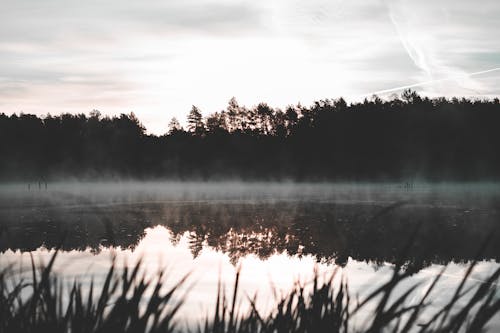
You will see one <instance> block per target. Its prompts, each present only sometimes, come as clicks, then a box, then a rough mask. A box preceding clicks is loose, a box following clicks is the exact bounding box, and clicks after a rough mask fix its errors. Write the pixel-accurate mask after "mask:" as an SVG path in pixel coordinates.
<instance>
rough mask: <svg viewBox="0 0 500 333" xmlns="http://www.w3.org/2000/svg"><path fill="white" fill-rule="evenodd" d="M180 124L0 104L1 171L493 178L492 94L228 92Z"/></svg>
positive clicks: (498, 137) (495, 116)
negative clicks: (19, 110) (243, 99)
mask: <svg viewBox="0 0 500 333" xmlns="http://www.w3.org/2000/svg"><path fill="white" fill-rule="evenodd" d="M187 120H188V122H187V130H184V129H183V128H182V127H181V125H180V123H179V122H178V121H177V120H176V119H172V121H171V122H170V124H169V127H170V129H169V132H168V133H167V134H165V135H162V136H155V135H147V134H146V133H145V129H144V127H143V126H142V125H141V123H140V121H139V120H138V119H137V118H136V117H135V115H134V114H133V113H131V114H129V115H126V114H122V115H120V116H119V117H102V116H101V114H100V113H99V112H98V111H93V112H92V113H90V115H89V116H86V115H84V114H76V115H73V114H62V115H60V116H50V115H47V116H45V117H42V118H40V117H37V116H35V115H28V114H20V115H11V116H7V115H5V114H0V156H1V159H0V178H1V179H3V180H14V179H25V180H33V179H34V180H38V179H42V180H43V179H50V178H57V177H83V178H104V177H109V176H114V177H127V178H139V179H144V178H180V179H212V180H213V179H228V178H229V179H231V178H241V179H261V180H267V179H293V180H327V179H328V180H340V179H342V180H367V179H370V180H383V179H392V180H398V179H406V180H408V179H411V178H424V179H428V180H443V179H447V180H477V179H498V178H500V154H499V153H498V146H499V143H500V131H499V128H498V126H499V124H500V104H499V100H498V99H495V100H492V101H484V100H482V101H479V100H468V99H457V98H453V99H451V100H448V99H445V98H437V99H429V98H422V97H420V96H418V95H417V94H416V93H415V92H412V91H405V92H404V93H403V95H402V96H401V98H394V99H392V100H388V101H384V100H381V99H380V98H378V97H376V96H374V97H373V98H372V99H370V100H365V101H364V102H362V103H353V104H350V105H348V104H347V103H346V102H345V101H344V100H343V99H337V100H322V101H319V102H315V103H314V104H313V105H312V106H311V107H302V106H300V105H298V106H289V107H287V108H286V109H284V110H280V109H273V108H271V107H269V106H268V105H266V104H263V103H261V104H259V105H257V106H255V107H253V108H246V107H244V106H240V105H238V103H237V102H236V100H235V99H234V98H233V99H231V100H230V101H229V103H228V106H227V108H226V109H225V110H223V111H220V112H215V113H213V114H210V115H209V116H207V117H205V118H204V117H203V115H202V113H201V111H200V110H199V109H198V108H197V107H195V106H193V108H192V109H191V111H190V112H189V115H188V118H187Z"/></svg>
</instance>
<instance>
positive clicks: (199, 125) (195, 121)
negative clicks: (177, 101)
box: [187, 105, 205, 135]
mask: <svg viewBox="0 0 500 333" xmlns="http://www.w3.org/2000/svg"><path fill="white" fill-rule="evenodd" d="M187 121H188V131H189V132H190V133H192V134H196V135H201V134H203V133H204V132H205V125H204V124H203V115H202V114H201V112H200V109H198V108H197V107H196V106H194V105H193V106H192V108H191V111H189V114H188V118H187Z"/></svg>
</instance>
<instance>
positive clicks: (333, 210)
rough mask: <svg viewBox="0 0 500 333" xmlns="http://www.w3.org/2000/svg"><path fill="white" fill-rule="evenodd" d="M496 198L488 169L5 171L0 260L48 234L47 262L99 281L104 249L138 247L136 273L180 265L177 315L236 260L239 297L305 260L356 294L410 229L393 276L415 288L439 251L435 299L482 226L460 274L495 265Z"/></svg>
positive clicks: (173, 276) (31, 248)
mask: <svg viewBox="0 0 500 333" xmlns="http://www.w3.org/2000/svg"><path fill="white" fill-rule="evenodd" d="M499 203H500V186H499V184H496V183H440V184H432V183H317V184H315V183H292V182H289V183H270V182H262V183H245V182H100V183H79V182H56V183H48V184H47V187H46V188H45V183H40V185H39V184H38V183H32V184H30V186H29V187H28V184H27V183H18V184H9V185H2V186H0V251H1V253H2V254H1V256H0V265H2V266H3V267H5V265H8V264H9V263H16V265H18V267H19V269H22V267H25V268H28V267H29V265H30V263H29V256H28V253H32V254H34V257H35V258H36V260H42V261H43V260H45V261H47V260H48V258H49V257H50V255H51V254H52V253H53V251H54V249H55V248H56V247H58V246H61V249H62V252H61V253H60V257H59V260H58V262H57V265H56V271H57V272H59V273H61V274H62V276H64V277H65V279H67V280H68V281H71V280H72V279H74V278H81V279H83V281H90V280H89V279H90V276H93V277H94V279H95V283H97V284H99V283H102V281H103V279H104V277H105V273H106V270H105V267H107V265H109V263H110V260H111V257H112V256H113V255H115V256H116V257H117V263H118V264H119V265H128V266H133V264H134V263H135V262H136V261H137V260H139V258H142V260H143V261H144V263H145V271H146V272H149V273H148V274H154V273H155V272H157V271H158V269H159V268H165V267H166V268H167V273H168V274H167V276H168V279H169V281H170V282H171V283H174V282H175V281H177V280H178V279H179V278H180V277H181V276H182V275H184V274H186V273H188V272H192V281H193V282H194V286H193V287H192V289H191V290H190V292H189V296H188V298H187V300H186V302H187V303H186V306H185V308H184V310H183V312H182V318H186V319H193V316H194V317H196V318H202V317H204V316H205V315H206V314H207V313H208V312H209V310H210V309H211V307H213V305H214V304H213V303H214V299H215V298H214V297H215V296H214V295H215V293H216V289H217V283H218V281H219V279H221V280H222V281H223V282H224V283H225V284H226V286H229V287H230V286H231V284H232V283H233V281H234V274H235V271H236V269H237V267H241V269H242V273H241V274H242V275H241V288H242V291H243V292H242V296H241V297H242V299H244V298H245V297H247V295H249V296H252V295H253V294H254V293H256V292H257V293H258V295H259V299H258V300H259V302H258V306H259V308H260V309H262V311H266V309H270V306H271V304H273V302H274V296H273V291H272V290H273V289H272V288H271V286H274V288H276V289H277V290H280V291H282V292H286V291H287V290H289V289H290V288H291V287H292V286H293V285H294V283H295V282H296V281H299V280H300V281H302V282H303V283H306V284H307V282H308V281H309V282H310V281H311V279H312V276H313V272H314V269H316V270H317V271H318V272H320V274H322V275H321V276H327V275H328V274H331V273H332V272H333V270H335V269H340V271H341V272H342V274H344V276H345V277H347V278H348V279H349V283H350V287H351V291H352V292H353V294H360V295H363V294H365V295H366V294H367V293H368V292H369V291H371V290H374V288H376V287H377V286H379V285H380V284H381V283H383V282H384V281H387V279H388V278H389V276H390V273H391V271H392V267H393V264H394V262H395V261H396V260H398V259H401V258H400V256H401V254H402V249H403V248H405V246H406V245H408V242H409V241H410V239H412V236H413V235H416V236H415V238H414V239H413V243H412V244H411V246H410V249H409V250H408V252H407V253H406V257H405V262H406V264H405V267H406V268H405V269H409V270H412V271H413V272H414V274H413V275H412V277H411V278H410V279H409V281H407V282H405V284H403V285H402V286H401V290H403V289H404V287H407V286H409V285H410V284H411V283H414V282H420V283H422V286H421V288H418V289H417V290H416V295H418V294H419V293H423V292H424V291H423V290H425V286H426V285H427V284H428V283H429V281H431V280H432V278H433V277H435V275H436V274H437V273H438V272H439V270H440V269H441V268H442V267H443V265H449V267H448V269H447V271H446V274H445V275H444V278H443V279H442V281H441V282H440V289H439V290H440V293H441V295H442V297H443V299H446V297H451V295H452V292H453V291H454V288H455V287H456V285H457V284H458V283H459V282H460V279H461V277H462V276H463V274H464V272H465V269H466V267H467V263H469V262H470V261H471V260H473V259H474V258H475V257H476V256H477V254H478V248H479V246H480V244H481V242H482V241H483V240H485V239H486V238H487V237H488V236H491V235H492V236H491V237H493V240H492V241H491V242H490V244H489V245H488V246H487V247H486V249H485V250H484V251H483V252H482V253H481V254H480V258H479V259H480V261H481V262H480V264H479V265H478V267H477V268H476V270H475V272H474V274H473V276H472V279H471V280H470V281H469V282H468V283H471V284H474V283H481V281H483V280H484V279H485V277H486V276H488V275H489V274H491V272H492V271H493V270H494V269H495V268H497V267H498V263H497V262H498V260H500V241H499V240H500V239H499V236H498V233H497V229H498V226H499V225H498V223H499V221H500V218H499V217H500V205H499ZM325 274H326V275H325ZM339 276H340V275H339ZM229 287H228V288H229ZM441 303H444V300H442V301H441ZM441 303H440V299H436V303H435V304H433V307H436V308H438V307H439V305H440V304H441ZM193 309H195V310H196V311H193ZM431 309H432V308H431ZM365 315H366V313H365ZM495 323H497V321H495Z"/></svg>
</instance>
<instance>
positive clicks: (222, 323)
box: [0, 252, 500, 333]
mask: <svg viewBox="0 0 500 333" xmlns="http://www.w3.org/2000/svg"><path fill="white" fill-rule="evenodd" d="M56 256H57V252H56V253H55V254H54V256H53V257H52V258H51V260H50V262H49V263H48V264H47V265H46V266H44V267H40V268H36V267H35V264H34V263H33V259H32V277H31V279H28V281H24V280H20V281H18V280H16V278H15V276H14V275H13V273H12V270H11V268H4V269H3V270H2V271H1V273H0V318H1V320H0V332H1V333H3V332H19V333H22V332H54V333H57V332H72V333H75V332H82V333H83V332H181V331H186V330H188V329H187V328H186V327H183V326H181V325H179V322H178V320H177V317H176V316H177V314H178V311H179V309H180V307H181V306H182V305H183V300H184V299H185V296H186V295H179V294H180V293H181V291H180V290H181V288H180V287H181V286H182V285H183V284H185V283H186V281H187V280H188V279H189V276H188V275H186V276H185V277H184V278H182V279H181V280H180V281H178V283H177V284H175V285H174V286H173V287H172V288H170V289H168V290H165V289H166V288H165V286H164V284H163V281H164V276H163V273H159V274H158V275H157V276H156V277H155V278H154V279H152V280H148V279H147V278H145V277H144V276H143V275H142V274H141V273H140V272H141V263H140V262H139V263H138V264H137V265H136V266H135V267H134V268H133V269H132V270H131V271H129V270H128V269H127V268H124V269H123V271H121V272H118V271H117V270H116V269H115V265H114V264H112V265H111V266H110V269H109V271H108V274H107V277H106V279H105V282H104V283H103V284H102V286H101V287H99V288H96V287H94V285H93V284H91V285H90V288H87V289H88V292H84V291H82V290H83V288H82V285H81V284H80V283H78V281H75V282H74V284H73V285H72V287H71V288H69V289H68V288H65V286H64V285H63V283H62V282H61V281H60V280H58V277H57V274H55V273H54V272H53V270H52V268H53V265H54V261H55V259H56ZM475 264H476V262H472V263H471V265H470V266H469V268H468V270H467V272H466V274H465V276H464V277H463V279H462V281H461V283H460V284H459V286H458V287H457V289H456V291H455V293H454V295H453V297H452V298H451V299H450V300H449V302H448V303H447V304H446V305H445V306H443V307H442V309H440V310H439V311H437V312H436V313H435V314H434V315H433V316H432V317H431V318H430V319H428V320H427V321H423V319H422V316H421V315H422V312H423V311H424V310H425V309H426V307H427V306H428V305H429V304H430V299H431V298H432V297H431V294H433V292H434V289H435V287H436V285H437V283H438V281H439V279H440V278H441V276H442V275H441V274H442V273H443V271H442V272H441V274H439V275H437V276H436V277H435V278H434V280H433V282H432V284H431V285H430V287H428V289H427V291H426V292H425V294H424V296H423V297H421V299H420V300H418V301H417V302H416V303H413V304H411V305H409V304H408V303H409V299H410V297H411V296H412V294H413V292H414V291H415V290H416V289H417V288H418V287H421V286H420V285H413V286H412V287H410V288H409V289H407V290H405V291H404V292H403V293H398V294H396V293H395V289H396V287H398V286H400V284H401V282H402V281H403V280H405V279H406V278H408V276H409V275H410V274H411V272H410V271H405V270H404V269H402V268H403V266H402V264H401V263H400V264H397V265H396V266H395V267H394V271H393V274H392V277H391V279H390V280H389V281H388V282H386V283H385V284H383V285H382V286H380V287H379V288H378V289H377V290H375V291H374V292H373V293H372V294H370V295H369V296H367V297H366V298H365V299H363V300H358V299H356V300H354V299H353V298H352V297H351V295H350V293H349V288H348V281H347V280H346V279H345V278H342V279H341V282H340V283H334V276H335V274H334V275H332V276H331V277H330V278H328V279H325V281H321V282H320V279H319V277H318V274H316V277H315V278H314V281H313V282H312V288H309V289H307V288H305V286H304V285H300V284H297V286H296V287H295V288H294V289H293V290H292V291H291V292H290V293H289V294H288V295H286V296H284V297H282V298H281V299H280V300H279V301H278V303H277V305H276V307H275V308H274V310H273V311H271V313H270V314H268V315H263V314H261V313H259V311H258V309H257V308H256V307H255V301H256V300H255V298H253V299H248V302H249V303H250V310H249V311H248V312H243V311H240V309H239V307H238V306H237V304H239V303H238V302H237V294H238V281H239V273H237V275H236V280H235V281H236V282H235V285H234V289H233V294H232V295H231V297H230V298H228V297H226V295H225V293H224V291H223V288H221V286H220V284H219V288H218V291H217V297H216V300H215V302H214V303H215V308H214V312H213V314H212V316H211V317H210V318H207V319H206V321H205V322H203V323H199V324H198V325H197V326H196V325H194V326H193V325H192V323H190V325H189V326H190V327H197V329H195V330H196V331H199V332H234V333H236V332H356V331H358V330H359V328H354V327H353V323H352V318H353V317H355V316H356V314H357V313H358V312H360V311H364V310H366V309H367V308H368V307H369V308H370V309H374V310H373V312H372V313H371V315H370V316H369V319H368V321H367V322H366V323H365V324H364V325H363V328H362V331H363V332H381V331H390V332H409V331H419V332H457V331H459V330H460V331H467V332H480V331H484V330H485V328H486V325H487V324H488V322H489V321H490V319H491V318H492V317H493V316H495V315H496V314H497V313H498V311H499V310H500V299H499V298H498V295H497V290H496V283H497V281H498V278H499V276H500V268H499V269H497V270H496V271H495V272H494V273H493V274H492V275H491V276H490V277H489V278H488V279H487V280H486V281H484V282H482V283H479V284H477V285H476V286H475V287H471V288H469V287H466V281H467V280H468V278H469V276H470V274H471V273H472V271H473V269H474V266H475ZM87 287H88V286H87ZM188 289H189V288H188ZM307 290H310V291H307ZM459 303H460V306H459Z"/></svg>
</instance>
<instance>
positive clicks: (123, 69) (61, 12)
mask: <svg viewBox="0 0 500 333" xmlns="http://www.w3.org/2000/svg"><path fill="white" fill-rule="evenodd" d="M499 16H500V3H498V1H496V0H484V1H481V3H480V4H477V3H471V2H469V1H465V0H460V1H451V0H434V1H419V2H414V1H413V2H412V1H409V0H368V1H361V0H357V1H344V0H333V1H331V0H313V1H310V2H307V3H303V2H299V1H298V0H292V1H290V0H277V1H273V2H272V3H267V2H255V1H243V0H236V1H234V0H231V1H230V0H210V1H209V0H202V1H195V0H186V1H182V2H181V1H178V2H161V1H152V2H148V3H147V4H144V3H137V2H134V1H131V0H124V1H119V2H118V1H117V0H110V1H107V2H106V3H105V4H104V3H102V2H100V1H97V0H89V1H85V2H71V3H68V2H66V1H62V0H47V1H43V2H33V1H30V0H19V1H16V2H9V3H6V4H4V5H3V6H2V12H1V13H0V22H2V23H1V27H2V29H0V112H4V113H7V114H11V113H20V112H24V113H34V114H37V115H45V114H47V113H51V114H60V113H64V112H69V113H86V114H88V113H89V112H90V111H92V110H93V109H98V110H99V111H101V113H102V114H104V115H117V114H120V113H129V112H134V113H135V114H136V115H137V116H138V118H139V119H140V120H141V121H142V122H143V124H144V125H145V127H146V128H147V132H148V133H154V134H163V133H165V132H166V130H167V125H168V122H169V120H170V118H172V117H177V118H178V119H179V120H180V121H181V122H183V121H184V120H185V117H186V115H187V113H188V112H189V110H190V108H191V105H193V104H194V105H196V106H198V107H199V108H200V109H201V110H202V112H203V114H204V115H208V114H209V113H212V112H215V111H220V110H221V109H224V108H225V107H226V105H227V102H228V100H229V99H230V98H231V97H233V96H234V97H236V99H237V100H238V102H239V103H240V104H242V105H246V106H253V105H256V104H258V103H259V102H267V103H269V104H270V105H271V106H273V107H280V108H284V107H286V106H287V105H290V104H297V103H299V102H300V103H301V104H303V105H310V104H311V103H312V102H313V101H315V100H320V99H325V98H338V97H344V98H345V99H346V100H348V101H358V100H361V99H363V98H364V97H365V96H366V95H367V94H370V92H379V93H380V94H382V95H384V94H389V93H393V92H398V90H399V89H400V88H401V87H414V88H415V89H416V90H417V91H418V92H419V93H421V94H423V95H427V96H431V97H432V96H447V97H450V96H455V95H457V96H466V97H481V98H482V97H496V96H500V84H499V83H500V72H499V71H491V70H490V69H495V68H498V67H499V66H500V44H499V43H498V36H497V32H498V31H499V30H500V21H499V20H498V19H497V18H498V17H499ZM488 70H490V71H488ZM478 72H482V74H481V75H471V73H478Z"/></svg>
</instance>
